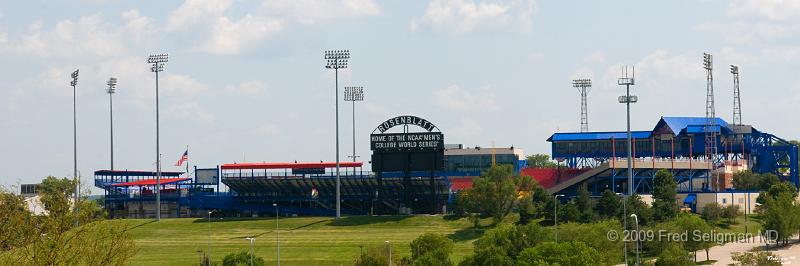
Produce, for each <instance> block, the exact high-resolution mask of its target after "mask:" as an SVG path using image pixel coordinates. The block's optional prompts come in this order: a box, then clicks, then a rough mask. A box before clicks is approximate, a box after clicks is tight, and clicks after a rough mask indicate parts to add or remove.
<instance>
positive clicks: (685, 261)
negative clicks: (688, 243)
mask: <svg viewBox="0 0 800 266" xmlns="http://www.w3.org/2000/svg"><path fill="white" fill-rule="evenodd" d="M692 264H694V263H693V262H692V259H691V258H690V256H689V252H687V251H686V250H684V249H683V248H681V246H680V245H679V244H677V243H674V242H670V243H668V244H667V246H666V248H664V249H663V250H662V251H661V253H659V254H658V258H657V259H656V266H683V265H692Z"/></svg>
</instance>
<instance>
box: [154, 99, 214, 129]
mask: <svg viewBox="0 0 800 266" xmlns="http://www.w3.org/2000/svg"><path fill="white" fill-rule="evenodd" d="M164 114H166V116H167V117H170V118H173V119H176V120H186V119H190V120H193V121H195V122H198V123H201V124H211V123H212V122H214V115H212V114H211V113H209V112H207V111H206V110H204V109H203V108H202V107H200V105H199V104H197V103H196V102H182V103H178V104H174V105H171V106H168V107H167V108H165V109H164Z"/></svg>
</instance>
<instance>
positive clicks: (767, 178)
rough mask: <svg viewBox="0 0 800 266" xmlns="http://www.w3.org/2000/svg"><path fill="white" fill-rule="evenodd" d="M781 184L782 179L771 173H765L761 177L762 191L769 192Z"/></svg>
mask: <svg viewBox="0 0 800 266" xmlns="http://www.w3.org/2000/svg"><path fill="white" fill-rule="evenodd" d="M778 183H781V179H780V178H779V177H778V176H776V175H774V174H771V173H764V174H760V175H759V181H758V186H759V187H760V188H761V190H768V189H769V188H771V187H772V185H775V184H778Z"/></svg>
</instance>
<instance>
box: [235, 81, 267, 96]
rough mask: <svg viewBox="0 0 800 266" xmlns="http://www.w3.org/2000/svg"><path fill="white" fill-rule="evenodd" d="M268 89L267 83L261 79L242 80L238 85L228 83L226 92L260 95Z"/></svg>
mask: <svg viewBox="0 0 800 266" xmlns="http://www.w3.org/2000/svg"><path fill="white" fill-rule="evenodd" d="M266 91H267V84H266V83H264V82H263V81H260V80H248V81H242V82H241V83H239V84H236V85H228V86H226V87H225V92H227V93H231V94H240V95H260V94H263V93H265V92H266Z"/></svg>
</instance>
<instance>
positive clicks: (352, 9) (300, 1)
mask: <svg viewBox="0 0 800 266" xmlns="http://www.w3.org/2000/svg"><path fill="white" fill-rule="evenodd" d="M262 9H263V10H264V11H265V12H267V13H269V14H274V15H278V16H282V17H291V18H293V19H295V20H297V21H298V22H300V23H302V24H315V23H318V22H321V21H326V20H333V19H338V18H352V17H361V16H375V15H378V14H380V13H381V8H380V6H378V4H376V3H375V2H373V1H372V0H335V1H334V0H266V1H264V4H263V6H262Z"/></svg>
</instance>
